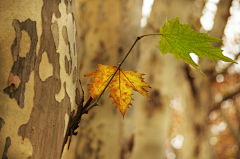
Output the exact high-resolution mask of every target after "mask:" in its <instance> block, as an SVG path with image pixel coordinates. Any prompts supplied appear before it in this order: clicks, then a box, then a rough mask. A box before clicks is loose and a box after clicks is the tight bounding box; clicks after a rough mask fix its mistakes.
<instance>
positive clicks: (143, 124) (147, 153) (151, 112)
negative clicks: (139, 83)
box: [132, 0, 193, 159]
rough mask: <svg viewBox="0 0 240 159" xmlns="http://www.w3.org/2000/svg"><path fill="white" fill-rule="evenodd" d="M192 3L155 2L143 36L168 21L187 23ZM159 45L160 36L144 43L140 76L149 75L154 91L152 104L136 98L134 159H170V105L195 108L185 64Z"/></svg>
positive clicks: (151, 95)
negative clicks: (175, 20)
mask: <svg viewBox="0 0 240 159" xmlns="http://www.w3.org/2000/svg"><path fill="white" fill-rule="evenodd" d="M192 2H193V1H191V0H175V1H167V0H158V1H156V0H155V1H154V4H153V7H152V12H151V15H150V18H149V19H148V23H147V26H146V28H144V29H143V34H151V33H159V27H162V26H163V24H164V22H165V20H166V17H167V18H168V19H169V20H171V19H173V18H175V17H179V19H180V22H181V23H186V22H187V13H188V12H187V11H188V6H189V5H190V4H191V3H192ZM179 8H181V9H179ZM158 41H159V36H151V37H144V39H142V40H141V49H140V50H141V54H140V59H139V63H138V72H144V73H145V74H146V75H145V81H147V82H148V84H149V85H150V86H151V87H152V89H151V90H150V98H151V100H149V101H147V100H146V99H145V98H144V97H141V96H140V95H137V96H136V102H135V104H136V109H135V110H136V111H135V117H134V120H135V127H136V128H135V140H134V145H135V146H134V149H133V150H134V151H133V156H132V158H133V159H144V158H164V157H166V156H165V155H167V154H166V153H165V152H166V151H165V139H166V138H167V136H168V134H169V129H170V124H171V115H170V104H171V103H172V101H173V100H174V99H180V100H179V102H180V103H178V104H179V105H182V106H183V107H185V106H186V107H189V106H191V100H192V98H191V88H190V84H189V81H188V79H187V76H186V71H185V63H184V62H183V61H182V60H181V61H177V60H176V59H175V58H174V56H173V54H166V55H165V56H162V54H161V52H160V51H159V50H158V45H159V43H158Z"/></svg>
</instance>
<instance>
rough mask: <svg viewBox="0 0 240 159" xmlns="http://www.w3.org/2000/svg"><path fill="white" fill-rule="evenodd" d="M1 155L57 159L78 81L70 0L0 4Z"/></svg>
mask: <svg viewBox="0 0 240 159" xmlns="http://www.w3.org/2000/svg"><path fill="white" fill-rule="evenodd" d="M0 13H1V16H0V28H1V32H0V70H1V71H0V75H1V82H0V90H1V91H0V94H1V95H0V156H1V158H4V159H7V158H10V159H18V158H19V159H23V158H36V159H51V158H52V159H57V158H60V156H61V151H62V146H63V140H64V136H65V134H66V130H67V126H68V125H67V124H68V120H69V115H70V112H72V111H73V110H74V109H76V106H77V105H76V102H75V98H78V97H76V95H75V89H76V84H77V79H78V77H79V60H78V59H79V58H78V54H77V32H76V22H75V20H76V17H75V1H67V0H65V1H63V0H62V1H60V0H59V1H48V0H43V1H39V0H21V1H14V0H9V1H0Z"/></svg>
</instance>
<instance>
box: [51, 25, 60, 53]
mask: <svg viewBox="0 0 240 159" xmlns="http://www.w3.org/2000/svg"><path fill="white" fill-rule="evenodd" d="M51 31H52V34H53V39H54V42H55V46H56V49H58V46H59V27H58V23H57V21H55V22H54V23H52V24H51Z"/></svg>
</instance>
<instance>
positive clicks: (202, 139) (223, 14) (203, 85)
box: [181, 0, 231, 159]
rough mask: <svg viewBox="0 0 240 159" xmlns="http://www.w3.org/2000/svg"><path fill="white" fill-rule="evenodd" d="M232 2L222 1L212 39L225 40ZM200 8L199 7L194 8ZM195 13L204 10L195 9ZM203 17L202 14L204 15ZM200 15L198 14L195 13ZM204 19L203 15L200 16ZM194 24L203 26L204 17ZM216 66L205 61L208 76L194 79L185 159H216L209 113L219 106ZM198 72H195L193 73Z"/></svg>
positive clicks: (203, 66) (202, 66) (187, 116)
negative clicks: (215, 86)
mask: <svg viewBox="0 0 240 159" xmlns="http://www.w3.org/2000/svg"><path fill="white" fill-rule="evenodd" d="M230 4H231V0H221V1H220V2H219V4H218V10H217V13H216V17H215V20H214V26H213V29H212V30H211V32H210V33H209V34H210V35H211V36H214V37H217V38H222V36H223V31H224V28H225V25H226V23H227V17H228V16H229V8H230V6H231V5H230ZM192 8H196V7H192ZM193 10H194V11H195V12H198V11H200V10H198V9H197V8H196V9H193ZM200 13H201V11H200ZM195 14H196V13H195ZM198 15H201V14H198ZM190 20H191V21H190V24H193V26H197V25H196V24H199V22H200V16H199V17H195V20H193V19H190ZM194 29H195V31H197V32H199V31H200V28H199V27H194ZM212 45H213V46H215V47H220V46H221V43H212ZM215 64H216V62H214V61H211V60H208V59H205V60H202V59H200V61H199V67H200V69H201V70H202V71H203V72H204V73H205V74H206V76H203V75H201V74H195V75H194V76H192V77H190V76H189V78H190V80H191V81H192V82H191V84H192V86H191V87H192V92H193V95H194V100H195V102H194V103H195V104H193V105H192V106H191V107H189V108H188V109H186V114H185V118H184V122H183V127H184V134H185V136H188V138H186V139H185V140H184V144H183V148H182V151H181V152H182V153H181V158H183V159H185V158H192V159H198V158H199V159H208V158H213V157H214V156H213V155H214V154H213V150H212V146H211V145H210V133H211V132H210V130H209V125H208V115H209V114H208V113H209V110H210V109H211V107H212V106H213V105H215V103H216V102H215V98H214V95H215V93H214V90H213V89H212V88H213V86H212V84H213V82H214V81H215V75H216V71H215ZM192 72H194V71H192Z"/></svg>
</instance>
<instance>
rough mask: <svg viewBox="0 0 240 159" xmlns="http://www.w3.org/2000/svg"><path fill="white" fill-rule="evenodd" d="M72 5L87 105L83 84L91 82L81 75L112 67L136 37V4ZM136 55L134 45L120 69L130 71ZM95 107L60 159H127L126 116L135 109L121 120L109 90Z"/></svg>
mask: <svg viewBox="0 0 240 159" xmlns="http://www.w3.org/2000/svg"><path fill="white" fill-rule="evenodd" d="M76 5H77V14H78V33H79V52H80V56H81V81H82V85H83V88H84V91H85V94H86V95H85V99H87V98H88V96H89V94H88V93H87V92H89V91H88V89H89V87H88V86H87V84H88V83H90V82H91V81H93V79H92V78H86V77H84V74H87V73H89V72H91V71H93V70H96V69H97V68H98V66H97V64H103V65H110V64H112V65H115V66H118V63H120V62H121V60H122V59H123V58H124V56H125V55H126V54H127V52H128V50H129V49H130V47H131V45H132V44H133V42H134V41H135V40H136V38H137V36H139V31H140V19H141V8H142V0H131V1H129V0H116V1H112V0H101V1H100V0H92V1H89V0H78V1H77V2H76ZM138 51H139V50H138V45H136V46H135V47H134V49H133V50H132V52H131V54H130V55H129V57H128V58H127V59H126V61H125V62H124V63H123V65H122V67H121V68H122V69H126V70H132V71H135V70H136V62H137V60H136V56H137V53H138ZM133 93H134V92H133ZM134 94H137V93H134ZM132 102H134V101H132ZM99 104H100V106H98V107H94V108H93V109H91V110H90V111H89V113H88V114H87V115H84V116H83V118H82V121H81V123H80V129H79V135H78V136H76V137H74V138H73V141H72V145H71V147H70V150H69V151H68V152H66V153H65V154H64V155H63V158H68V159H69V158H81V159H92V158H114V159H117V158H127V157H128V156H129V154H130V152H131V150H132V143H133V139H134V137H133V128H134V121H133V120H132V119H133V118H132V116H133V110H134V109H135V108H134V107H131V106H130V108H129V109H128V110H127V112H126V114H125V116H124V120H123V118H122V115H121V113H120V112H119V110H118V109H115V104H112V98H109V90H107V91H106V92H105V93H104V95H103V96H102V97H101V99H100V101H99Z"/></svg>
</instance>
